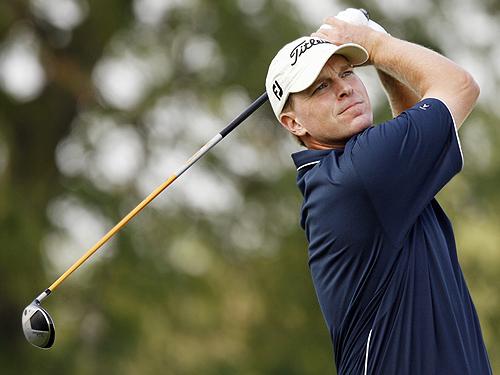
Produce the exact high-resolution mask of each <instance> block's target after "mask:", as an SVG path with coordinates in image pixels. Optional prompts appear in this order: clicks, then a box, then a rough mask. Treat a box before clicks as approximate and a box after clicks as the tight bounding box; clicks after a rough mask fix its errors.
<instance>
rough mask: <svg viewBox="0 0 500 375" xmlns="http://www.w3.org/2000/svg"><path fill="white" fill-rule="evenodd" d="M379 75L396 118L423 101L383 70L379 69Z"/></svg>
mask: <svg viewBox="0 0 500 375" xmlns="http://www.w3.org/2000/svg"><path fill="white" fill-rule="evenodd" d="M377 74H378V77H379V79H380V83H382V86H383V87H384V91H385V93H386V95H387V99H388V100H389V104H390V106H391V111H392V115H393V116H394V117H396V116H397V115H399V114H400V113H401V112H404V111H405V110H407V109H408V108H411V107H413V106H414V105H415V104H417V103H418V102H419V101H420V100H421V99H422V98H421V97H420V96H418V95H417V93H416V92H415V91H413V90H412V89H410V88H409V87H408V86H406V85H404V84H403V83H401V82H399V81H398V80H397V79H396V78H394V77H392V76H390V75H389V74H387V73H385V72H383V71H382V70H380V69H377Z"/></svg>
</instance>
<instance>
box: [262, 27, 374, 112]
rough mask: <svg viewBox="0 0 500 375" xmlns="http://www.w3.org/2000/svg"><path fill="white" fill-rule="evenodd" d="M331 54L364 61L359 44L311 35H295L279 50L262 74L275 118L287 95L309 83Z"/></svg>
mask: <svg viewBox="0 0 500 375" xmlns="http://www.w3.org/2000/svg"><path fill="white" fill-rule="evenodd" d="M333 54H337V55H342V56H344V57H345V58H346V59H347V60H349V62H350V63H351V64H352V65H354V66H356V65H362V64H364V63H365V62H366V61H367V60H368V52H367V51H366V49H364V48H363V47H362V46H360V45H359V44H355V43H346V44H342V45H340V46H337V45H335V44H333V43H330V42H329V41H327V40H325V39H320V38H315V37H311V36H304V37H301V38H298V39H296V40H294V41H293V42H291V43H288V44H287V45H285V46H284V47H283V48H282V49H280V51H279V52H278V53H277V54H276V56H275V57H274V59H273V61H271V64H270V65H269V70H268V72H267V77H266V91H267V95H268V97H269V101H270V102H271V107H272V108H273V111H274V114H275V115H276V117H277V118H278V120H279V116H280V114H281V111H282V110H283V107H284V106H285V103H286V101H287V99H288V96H289V95H290V94H292V93H295V92H300V91H302V90H305V89H307V88H308V87H309V86H310V85H312V84H313V82H314V80H315V79H316V78H317V77H318V75H319V73H320V72H321V69H323V66H324V65H325V64H326V62H327V61H328V59H329V58H330V57H331V56H332V55H333Z"/></svg>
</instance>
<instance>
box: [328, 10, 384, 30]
mask: <svg viewBox="0 0 500 375" xmlns="http://www.w3.org/2000/svg"><path fill="white" fill-rule="evenodd" d="M335 17H336V18H338V19H339V20H341V21H344V22H348V23H351V24H353V25H364V26H368V27H370V28H371V29H372V30H375V31H379V32H382V33H384V34H387V31H385V29H384V28H383V27H382V26H380V25H379V24H378V23H376V22H375V21H372V20H369V19H368V18H367V17H366V15H365V13H363V12H362V11H361V10H360V9H355V8H347V9H346V10H343V11H341V12H339V13H338V14H337V15H336V16H335ZM331 28H332V27H331V26H330V25H327V24H323V25H321V27H320V29H331Z"/></svg>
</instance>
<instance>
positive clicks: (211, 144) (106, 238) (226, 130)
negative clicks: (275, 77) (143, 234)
mask: <svg viewBox="0 0 500 375" xmlns="http://www.w3.org/2000/svg"><path fill="white" fill-rule="evenodd" d="M267 100H268V97H267V94H266V93H265V92H264V93H263V94H262V95H261V96H260V97H259V98H257V99H256V100H255V101H254V102H253V103H252V104H251V105H250V106H249V107H248V108H247V109H246V110H245V111H243V112H242V113H241V114H240V115H238V116H237V117H236V118H235V119H234V120H233V121H231V123H230V124H229V125H227V126H226V127H225V128H224V129H223V130H221V131H220V132H219V133H218V134H217V135H216V136H214V137H213V138H212V139H211V140H209V141H208V142H207V143H206V144H205V145H204V146H203V147H202V148H200V149H199V150H198V151H197V152H196V153H195V154H193V156H191V157H190V158H189V159H188V160H187V161H186V163H184V165H183V166H182V167H180V168H179V170H177V171H176V172H175V173H174V174H173V175H171V176H170V177H169V178H168V179H167V180H166V181H165V182H164V183H163V184H161V185H160V186H158V187H157V188H156V189H155V190H154V191H153V192H152V193H151V194H149V195H148V196H147V197H146V198H145V199H144V200H143V201H142V202H141V203H139V204H138V205H137V206H136V207H135V208H134V209H133V210H132V211H130V212H129V213H128V214H127V215H126V216H125V217H124V218H123V219H122V220H120V222H119V223H118V224H116V225H115V226H114V227H113V228H112V229H111V230H109V232H108V233H106V234H105V235H104V236H103V237H102V238H101V239H100V240H99V241H98V242H97V243H96V244H95V245H94V246H92V247H91V248H90V249H89V250H88V251H87V252H86V253H85V254H83V255H82V256H81V257H80V259H78V260H77V261H76V262H75V263H74V264H73V265H72V266H71V267H70V268H68V269H67V270H66V272H64V273H63V274H62V275H61V276H60V277H59V278H58V279H57V280H56V281H54V283H53V284H52V285H51V286H49V288H48V289H46V290H45V291H44V292H42V293H41V294H40V295H39V296H38V297H37V298H36V299H35V301H36V302H37V303H38V304H39V303H40V302H42V300H43V299H44V298H46V297H47V296H48V295H49V294H50V293H51V292H53V291H54V290H55V289H56V288H57V287H58V286H59V285H60V284H61V283H62V282H63V281H64V280H65V279H66V278H67V277H68V276H69V275H71V274H72V273H73V272H74V271H75V270H76V269H77V268H78V267H80V266H81V265H82V264H83V263H84V262H85V261H86V260H87V259H88V258H90V256H92V254H94V253H95V252H96V251H97V250H99V248H100V247H101V246H103V245H104V244H105V243H106V242H108V241H109V239H110V238H111V237H113V236H114V235H115V234H116V233H117V232H118V231H119V230H120V229H121V228H123V227H124V226H125V225H126V224H127V223H128V222H129V221H130V220H132V218H134V217H135V216H136V215H137V214H138V213H139V212H141V211H142V209H143V208H144V207H146V206H147V205H148V204H149V203H150V202H151V201H152V200H153V199H155V198H156V197H157V196H158V195H159V194H160V193H161V192H162V191H163V190H165V189H166V188H167V187H168V186H170V185H171V184H172V183H173V182H174V181H175V180H176V179H177V178H178V177H179V176H180V175H181V174H183V173H184V172H185V171H186V170H188V169H189V167H191V166H192V165H193V164H194V163H196V162H197V161H198V160H199V159H200V158H201V157H202V156H203V155H205V154H206V153H207V152H208V151H209V150H210V149H211V148H212V147H214V146H215V145H216V144H217V143H219V142H220V141H221V140H222V139H223V138H224V137H225V136H226V135H228V134H229V133H230V132H231V131H233V130H234V129H235V128H236V127H237V126H238V125H239V124H241V123H242V122H243V121H244V120H245V119H246V118H247V117H248V116H250V115H251V114H252V113H253V112H255V111H256V110H257V109H258V108H259V107H260V106H261V105H262V104H264V103H265V102H266V101H267Z"/></svg>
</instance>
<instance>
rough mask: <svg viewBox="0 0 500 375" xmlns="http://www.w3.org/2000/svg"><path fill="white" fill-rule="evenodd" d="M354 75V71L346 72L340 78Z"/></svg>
mask: <svg viewBox="0 0 500 375" xmlns="http://www.w3.org/2000/svg"><path fill="white" fill-rule="evenodd" d="M353 74H354V71H353V70H346V71H345V72H344V73H342V76H341V77H342V78H347V77H350V76H352V75H353Z"/></svg>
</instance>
